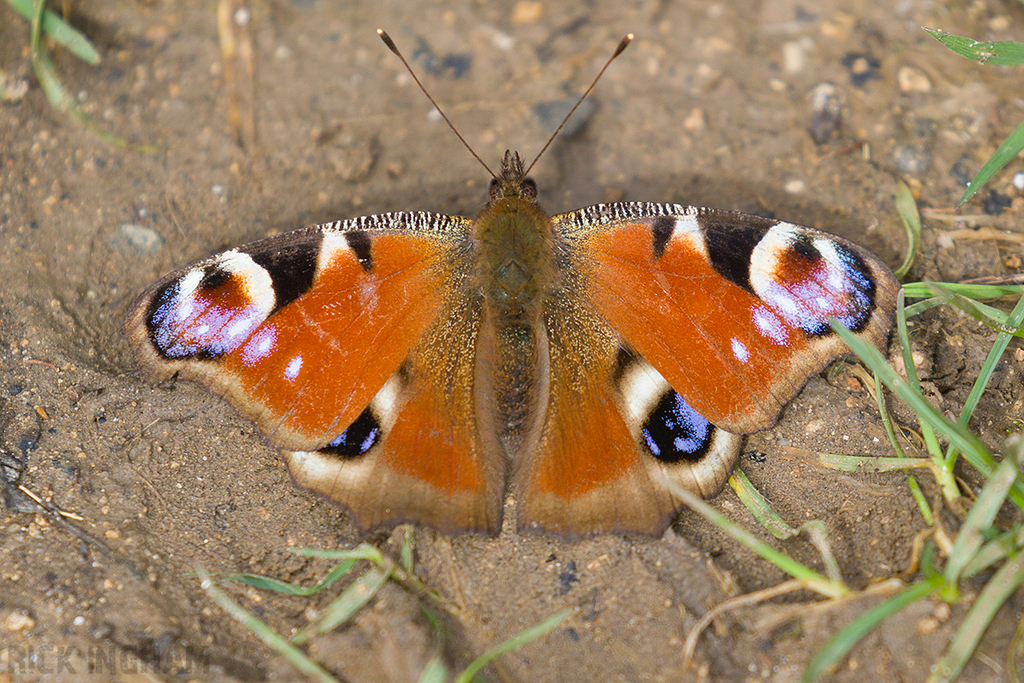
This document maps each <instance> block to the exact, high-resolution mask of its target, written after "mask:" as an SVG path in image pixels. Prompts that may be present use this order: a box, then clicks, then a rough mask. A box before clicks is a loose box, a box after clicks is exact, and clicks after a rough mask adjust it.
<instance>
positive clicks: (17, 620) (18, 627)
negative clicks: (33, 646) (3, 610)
mask: <svg viewBox="0 0 1024 683" xmlns="http://www.w3.org/2000/svg"><path fill="white" fill-rule="evenodd" d="M35 625H36V620H35V619H33V618H32V617H31V616H29V614H28V612H26V611H24V610H15V611H13V612H11V613H10V614H8V615H7V618H6V619H4V629H6V630H8V631H27V630H29V629H30V628H33V627H34V626H35Z"/></svg>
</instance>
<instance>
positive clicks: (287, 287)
mask: <svg viewBox="0 0 1024 683" xmlns="http://www.w3.org/2000/svg"><path fill="white" fill-rule="evenodd" d="M279 244H280V242H279V241H277V240H275V241H274V248H273V249H267V250H265V251H264V250H255V251H252V252H249V256H250V257H251V258H252V260H253V261H254V262H255V263H256V264H257V265H258V266H260V267H261V268H263V269H264V270H266V271H267V273H268V274H269V275H270V282H271V286H273V288H274V308H273V310H271V312H270V315H273V314H274V313H275V312H276V311H277V310H278V309H281V308H284V307H285V306H287V305H288V304H290V303H291V302H293V301H295V300H296V299H298V298H299V297H301V296H302V295H303V294H305V293H306V292H308V291H309V290H310V288H311V287H312V286H313V281H314V280H315V279H316V266H317V260H318V257H319V255H320V247H321V245H322V244H323V233H321V232H319V231H305V230H304V231H302V233H300V237H299V238H298V239H295V240H290V241H288V242H285V243H284V244H283V245H281V246H278V245H279Z"/></svg>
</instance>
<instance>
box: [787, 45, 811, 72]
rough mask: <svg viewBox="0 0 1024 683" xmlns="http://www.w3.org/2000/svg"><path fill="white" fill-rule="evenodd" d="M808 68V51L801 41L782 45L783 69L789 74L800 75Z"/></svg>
mask: <svg viewBox="0 0 1024 683" xmlns="http://www.w3.org/2000/svg"><path fill="white" fill-rule="evenodd" d="M805 66H807V50H806V49H804V46H803V44H802V43H801V42H800V41H799V40H789V41H786V42H785V43H783V44H782V68H783V70H784V71H785V72H786V73H788V74H798V73H800V72H801V71H803V70H804V67H805Z"/></svg>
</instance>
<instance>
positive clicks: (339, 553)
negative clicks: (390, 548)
mask: <svg viewBox="0 0 1024 683" xmlns="http://www.w3.org/2000/svg"><path fill="white" fill-rule="evenodd" d="M288 550H289V551H290V552H293V553H295V554H296V555H303V556H305V557H322V558H324V559H328V560H366V561H367V562H371V563H373V564H375V565H378V566H380V567H384V566H386V565H388V564H389V560H387V559H386V558H385V557H384V555H383V554H382V553H381V551H380V550H378V549H377V548H374V547H373V546H372V545H370V544H369V543H360V544H359V545H357V546H356V547H355V548H352V549H351V550H328V549H326V548H288Z"/></svg>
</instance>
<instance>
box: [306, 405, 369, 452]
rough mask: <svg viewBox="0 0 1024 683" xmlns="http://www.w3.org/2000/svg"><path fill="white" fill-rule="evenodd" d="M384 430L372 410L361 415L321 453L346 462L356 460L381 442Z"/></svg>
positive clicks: (367, 410)
mask: <svg viewBox="0 0 1024 683" xmlns="http://www.w3.org/2000/svg"><path fill="white" fill-rule="evenodd" d="M382 436H383V429H382V427H381V424H380V420H378V419H377V417H376V416H375V415H374V414H373V411H372V410H371V409H370V408H366V410H364V411H363V412H361V413H360V414H359V417H357V418H356V421H355V422H353V423H352V424H351V425H349V428H348V429H346V430H345V431H344V432H342V433H341V434H340V435H339V436H338V438H336V439H335V440H334V441H332V442H331V443H329V444H327V445H326V446H324V447H323V448H321V449H320V452H321V453H325V454H328V455H334V456H337V457H339V458H342V459H345V460H354V459H356V458H359V457H362V456H364V455H366V453H367V452H368V451H369V450H370V449H371V448H373V447H374V446H375V445H376V444H377V443H378V442H380V439H381V437H382Z"/></svg>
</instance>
